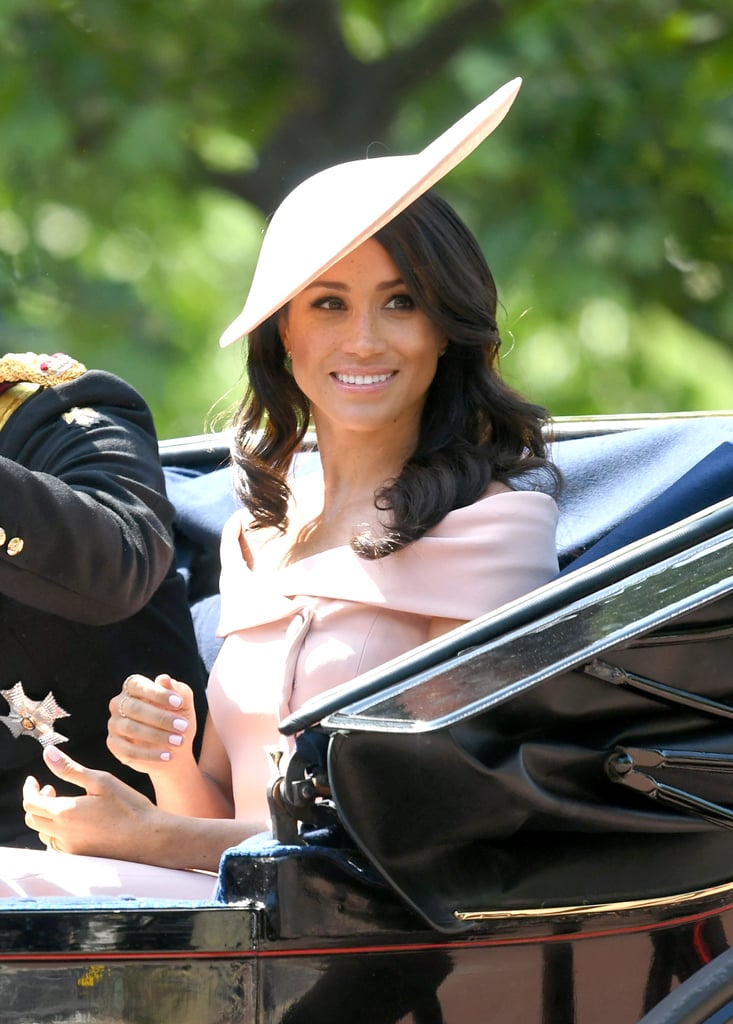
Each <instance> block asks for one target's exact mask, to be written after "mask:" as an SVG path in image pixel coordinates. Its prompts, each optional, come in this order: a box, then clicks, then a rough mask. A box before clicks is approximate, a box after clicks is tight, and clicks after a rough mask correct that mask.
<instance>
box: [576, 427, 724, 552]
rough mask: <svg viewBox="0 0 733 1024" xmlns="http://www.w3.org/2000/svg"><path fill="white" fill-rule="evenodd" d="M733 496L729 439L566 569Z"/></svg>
mask: <svg viewBox="0 0 733 1024" xmlns="http://www.w3.org/2000/svg"><path fill="white" fill-rule="evenodd" d="M731 496H733V444H730V443H728V442H726V443H725V444H721V445H720V446H719V447H718V448H716V449H715V451H712V452H711V453H710V454H709V455H707V456H706V457H705V458H704V459H703V460H702V462H699V463H698V464H697V465H696V466H693V468H692V469H691V470H690V471H689V472H687V473H685V474H684V476H682V477H681V478H680V479H679V480H677V481H676V482H675V483H674V484H672V486H671V487H668V488H667V489H666V490H665V491H663V492H662V493H661V494H660V495H659V496H658V497H657V498H654V499H653V500H652V501H650V502H649V503H648V504H647V505H645V506H644V507H643V508H642V509H641V511H640V512H637V513H636V514H634V515H632V516H629V518H628V519H626V520H625V521H624V522H622V523H620V524H619V525H618V526H617V527H616V528H615V529H613V530H611V531H610V532H609V533H607V534H606V535H605V537H603V538H602V539H601V540H600V541H598V542H597V543H596V544H594V545H592V546H591V547H590V548H588V549H587V550H586V551H584V552H583V554H581V555H579V556H578V557H577V558H575V559H574V560H573V561H571V562H570V564H569V565H568V566H567V567H566V568H565V570H564V572H569V571H571V570H574V569H579V568H581V567H582V566H584V565H588V564H589V563H590V562H594V561H596V560H597V559H599V558H602V557H603V556H604V555H608V554H610V553H611V552H613V551H619V550H620V549H621V548H623V547H625V546H626V545H627V544H632V543H633V542H634V541H637V540H642V539H643V538H644V537H649V536H651V534H653V533H656V532H657V530H663V529H664V528H665V527H667V526H672V525H674V524H675V523H678V522H680V521H681V520H682V519H686V518H687V517H688V516H691V515H694V514H695V513H696V512H701V511H702V510H703V509H705V508H708V507H709V506H711V505H715V504H717V503H718V502H720V501H724V500H725V499H726V498H730V497H731Z"/></svg>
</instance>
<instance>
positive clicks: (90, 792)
mask: <svg viewBox="0 0 733 1024" xmlns="http://www.w3.org/2000/svg"><path fill="white" fill-rule="evenodd" d="M44 759H45V761H46V764H47V765H48V766H49V767H50V768H51V770H52V771H53V772H54V774H55V775H57V776H58V777H59V778H62V779H64V780H66V781H68V782H72V783H73V784H74V785H76V786H79V787H80V788H81V789H82V790H83V791H84V792H83V794H82V795H81V796H76V797H57V796H56V795H55V794H54V793H53V792H50V791H49V788H46V787H44V790H43V791H41V790H40V789H39V787H38V783H37V782H36V780H35V779H33V778H30V779H28V780H27V781H26V784H25V786H24V788H23V806H24V808H25V812H26V823H27V824H28V826H29V827H30V828H33V829H35V830H36V831H37V832H38V833H39V835H40V838H41V840H42V841H43V842H45V843H47V844H48V845H53V846H54V848H56V849H58V850H61V851H63V852H65V853H80V854H86V855H88V856H93V857H114V858H117V859H120V860H129V861H135V862H137V863H141V864H155V865H157V866H159V867H167V868H197V869H200V870H206V871H216V870H217V868H218V865H219V860H220V858H221V854H222V853H223V851H224V850H225V849H227V847H229V846H234V845H236V844H237V843H239V842H241V841H242V840H243V839H245V838H246V837H247V836H249V835H253V834H254V833H256V832H260V831H262V830H263V829H265V828H266V822H265V821H264V819H258V818H256V817H255V818H253V819H252V820H241V819H240V820H233V819H211V818H198V817H187V816H185V815H180V814H175V813H173V812H171V811H167V810H164V809H161V808H159V807H156V805H155V804H153V803H151V802H150V801H149V800H147V799H146V798H145V797H144V796H141V795H140V794H139V793H137V792H136V791H135V790H133V789H131V788H130V787H129V786H126V785H125V784H124V783H123V782H120V781H119V779H116V778H115V777H114V776H113V775H110V774H109V773H107V772H99V771H94V770H92V769H89V768H85V767H83V765H80V764H78V763H77V762H75V761H72V760H71V758H69V757H67V756H66V755H65V754H64V753H62V752H61V751H60V750H59V749H58V748H57V747H48V748H47V749H46V750H45V752H44ZM52 840H53V842H52Z"/></svg>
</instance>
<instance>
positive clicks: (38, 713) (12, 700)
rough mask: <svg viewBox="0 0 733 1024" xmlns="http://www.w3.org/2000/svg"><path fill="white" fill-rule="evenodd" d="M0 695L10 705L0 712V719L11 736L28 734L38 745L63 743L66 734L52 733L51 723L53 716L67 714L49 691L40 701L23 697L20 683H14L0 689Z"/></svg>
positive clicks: (67, 715) (53, 719) (60, 716)
mask: <svg viewBox="0 0 733 1024" xmlns="http://www.w3.org/2000/svg"><path fill="white" fill-rule="evenodd" d="M0 694H2V696H3V697H4V698H5V700H6V701H7V702H8V704H9V705H10V714H9V715H0V722H2V723H3V724H4V725H6V726H7V727H8V729H10V731H11V733H12V734H13V736H14V737H15V739H17V738H18V737H19V736H32V737H33V739H35V740H38V742H39V743H40V744H41V746H42V747H49V746H55V745H56V744H57V743H66V741H67V740H68V738H69V737H68V736H62V735H61V733H60V732H56V731H55V729H54V724H55V722H56V719H57V718H69V717H70V715H69V712H68V711H64V709H63V708H62V707H61V706H60V705H59V704H57V703H56V698H55V697H54V695H53V694H52V693H47V694H46V696H45V697H44V698H43V700H31V698H30V697H26V695H25V691H24V690H23V684H22V683H21V682H18V683H16V684H15V686H13V687H11V689H9V690H0Z"/></svg>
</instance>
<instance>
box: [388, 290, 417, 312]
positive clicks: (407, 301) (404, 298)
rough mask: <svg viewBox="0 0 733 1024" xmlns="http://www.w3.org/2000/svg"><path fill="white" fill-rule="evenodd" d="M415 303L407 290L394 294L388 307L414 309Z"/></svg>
mask: <svg viewBox="0 0 733 1024" xmlns="http://www.w3.org/2000/svg"><path fill="white" fill-rule="evenodd" d="M414 308H415V303H414V302H413V301H412V299H411V298H410V296H409V295H408V294H407V293H406V292H400V293H399V294H398V295H393V296H392V298H391V299H390V300H389V302H388V303H387V309H414Z"/></svg>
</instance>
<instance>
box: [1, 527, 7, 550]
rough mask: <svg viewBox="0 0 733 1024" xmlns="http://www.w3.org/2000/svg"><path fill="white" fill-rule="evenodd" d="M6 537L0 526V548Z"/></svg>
mask: <svg viewBox="0 0 733 1024" xmlns="http://www.w3.org/2000/svg"><path fill="white" fill-rule="evenodd" d="M6 537H7V534H6V532H5V530H3V528H2V526H0V548H1V547H2V546H3V544H4V543H5V538H6Z"/></svg>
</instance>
